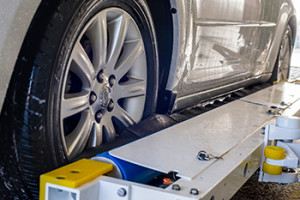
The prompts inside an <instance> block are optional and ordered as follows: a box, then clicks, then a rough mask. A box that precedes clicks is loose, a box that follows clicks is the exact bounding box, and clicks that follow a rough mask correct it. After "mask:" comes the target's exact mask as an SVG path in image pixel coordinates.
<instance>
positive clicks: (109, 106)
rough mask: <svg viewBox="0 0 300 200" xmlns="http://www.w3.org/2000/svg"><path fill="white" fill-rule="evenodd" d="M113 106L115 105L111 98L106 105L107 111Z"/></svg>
mask: <svg viewBox="0 0 300 200" xmlns="http://www.w3.org/2000/svg"><path fill="white" fill-rule="evenodd" d="M114 107H115V105H114V102H113V100H110V102H109V103H108V106H107V110H108V112H111V111H112V110H113V109H114Z"/></svg>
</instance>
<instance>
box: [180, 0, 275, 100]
mask: <svg viewBox="0 0 300 200" xmlns="http://www.w3.org/2000/svg"><path fill="white" fill-rule="evenodd" d="M268 3H269V4H271V1H270V0H191V1H185V6H186V10H187V11H186V16H189V17H190V20H191V23H186V26H187V27H186V34H185V35H186V36H189V35H190V36H191V37H190V38H189V39H186V45H185V47H184V48H183V49H184V51H185V52H184V55H185V56H184V57H183V56H182V55H181V58H180V61H179V66H180V67H181V70H178V71H180V74H179V73H177V77H178V80H179V84H178V85H177V86H178V88H177V92H178V97H179V98H180V97H183V96H187V95H191V94H195V93H197V92H198V93H199V92H203V91H207V90H210V89H213V88H218V87H226V86H227V85H231V84H232V83H236V82H240V81H245V80H248V79H249V78H251V77H253V76H258V75H259V74H261V73H262V72H263V69H264V68H265V64H266V63H265V59H266V56H267V51H268V46H269V45H270V44H271V41H272V37H271V36H272V31H273V30H274V27H275V25H276V24H275V23H271V22H269V21H268V17H269V18H270V16H269V15H270V13H268V12H267V11H268V10H266V9H270V8H266V6H267V5H268ZM266 30H267V31H266Z"/></svg>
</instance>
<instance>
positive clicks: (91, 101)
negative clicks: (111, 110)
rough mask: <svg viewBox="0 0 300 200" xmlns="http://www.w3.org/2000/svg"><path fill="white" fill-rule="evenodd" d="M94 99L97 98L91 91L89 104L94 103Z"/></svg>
mask: <svg viewBox="0 0 300 200" xmlns="http://www.w3.org/2000/svg"><path fill="white" fill-rule="evenodd" d="M96 100H97V96H96V94H95V93H94V92H92V93H91V95H90V104H93V103H95V101H96Z"/></svg>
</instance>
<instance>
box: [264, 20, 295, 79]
mask: <svg viewBox="0 0 300 200" xmlns="http://www.w3.org/2000/svg"><path fill="white" fill-rule="evenodd" d="M292 38H293V37H292V30H291V28H290V26H289V25H288V26H287V28H286V30H285V32H284V34H283V37H282V40H281V44H280V48H279V52H278V56H277V59H276V63H275V66H274V68H273V72H272V76H271V78H270V79H269V82H270V83H276V82H279V81H283V80H286V79H288V78H289V74H290V62H291V56H292Z"/></svg>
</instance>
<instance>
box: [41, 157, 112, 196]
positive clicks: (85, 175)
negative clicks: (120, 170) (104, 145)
mask: <svg viewBox="0 0 300 200" xmlns="http://www.w3.org/2000/svg"><path fill="white" fill-rule="evenodd" d="M112 169H113V165H112V164H108V163H103V162H99V161H94V160H89V159H82V160H79V161H76V162H74V163H71V164H69V165H66V166H63V167H61V168H58V169H55V170H53V171H51V172H48V173H46V174H42V175H41V177H40V200H44V199H45V194H46V191H45V189H46V183H52V184H56V185H60V186H64V187H69V188H77V187H79V186H81V185H83V184H85V183H87V182H89V181H91V180H93V179H95V178H97V177H99V176H101V175H103V174H106V173H108V172H110V171H111V170H112Z"/></svg>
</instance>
